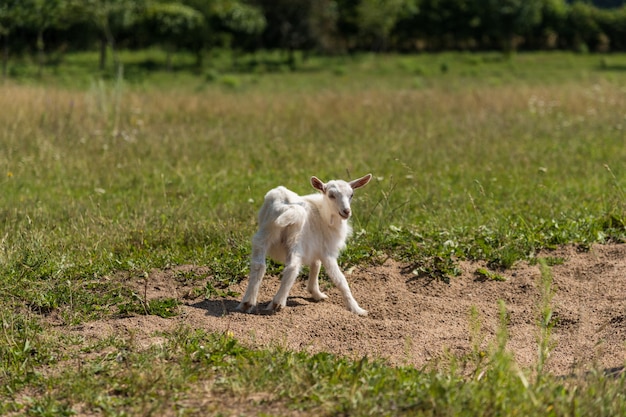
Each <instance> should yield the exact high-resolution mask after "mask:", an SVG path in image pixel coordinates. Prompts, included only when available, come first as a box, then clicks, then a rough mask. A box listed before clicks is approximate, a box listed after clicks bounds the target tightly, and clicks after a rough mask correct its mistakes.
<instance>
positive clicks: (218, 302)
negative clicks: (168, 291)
mask: <svg viewBox="0 0 626 417" xmlns="http://www.w3.org/2000/svg"><path fill="white" fill-rule="evenodd" d="M297 299H302V300H307V301H311V300H313V299H307V298H305V297H289V298H288V299H287V307H286V308H293V307H302V306H304V305H306V304H305V303H302V302H300V301H297ZM268 304H269V301H268V302H262V303H259V304H258V306H257V309H256V313H254V315H257V316H272V315H274V314H275V313H276V312H274V311H268V310H266V309H265V307H266V306H267V305H268ZM238 305H239V301H237V300H228V299H206V300H202V301H198V302H197V303H193V304H189V306H190V307H193V308H198V309H200V310H204V311H206V315H207V316H212V317H225V316H227V315H229V314H248V313H243V312H241V311H239V310H237V306H238Z"/></svg>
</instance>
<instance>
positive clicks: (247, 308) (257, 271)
mask: <svg viewBox="0 0 626 417" xmlns="http://www.w3.org/2000/svg"><path fill="white" fill-rule="evenodd" d="M265 253H266V247H265V244H264V243H263V242H259V241H257V239H253V240H252V257H251V260H250V278H249V280H248V288H246V293H245V294H244V296H243V299H242V300H241V303H239V305H238V306H237V310H239V311H243V312H244V313H252V312H254V310H255V309H256V304H257V297H258V295H259V289H260V288H261V282H262V281H263V276H264V275H265Z"/></svg>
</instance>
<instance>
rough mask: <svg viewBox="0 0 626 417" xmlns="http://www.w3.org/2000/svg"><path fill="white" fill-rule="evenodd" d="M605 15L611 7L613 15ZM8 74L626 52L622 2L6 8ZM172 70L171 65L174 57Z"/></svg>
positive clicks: (2, 2)
mask: <svg viewBox="0 0 626 417" xmlns="http://www.w3.org/2000/svg"><path fill="white" fill-rule="evenodd" d="M607 7H608V8H607ZM0 42H1V44H0V45H1V46H0V47H1V49H2V68H3V69H2V71H3V74H5V75H6V71H7V62H8V60H9V58H10V57H11V56H20V55H25V54H30V55H32V56H34V57H36V59H37V62H38V63H39V65H40V68H41V66H43V65H44V63H45V62H46V60H47V59H50V58H49V56H50V52H54V54H56V55H57V56H59V55H62V54H63V53H64V52H65V51H77V50H94V49H98V50H99V51H100V54H99V56H100V59H99V65H100V68H101V69H104V68H105V66H106V65H107V62H113V63H115V64H117V63H118V62H119V59H118V56H117V51H118V50H119V49H120V48H130V49H133V48H137V49H140V48H147V47H151V46H154V45H159V46H161V47H162V48H163V49H164V50H165V51H167V52H168V57H169V56H170V54H171V53H173V52H175V51H183V50H184V51H187V52H191V53H193V54H194V56H195V57H196V65H198V66H199V67H201V66H202V65H203V56H204V55H205V52H206V51H208V50H210V49H211V48H216V47H220V48H230V49H232V50H233V51H246V52H248V51H255V50H260V49H279V50H282V51H284V52H285V57H286V60H287V61H288V63H289V64H290V65H292V66H293V65H295V58H294V53H295V51H304V52H305V53H323V54H346V53H352V52H355V51H365V50H366V51H377V52H390V51H395V52H419V51H441V50H496V49H497V50H502V51H504V52H513V51H516V50H520V49H523V50H545V49H570V50H577V51H625V50H626V5H624V1H616V0H612V1H609V0H604V1H601V0H598V1H597V2H596V3H595V4H594V3H593V2H584V1H574V2H570V1H565V0H178V1H171V0H0ZM168 62H169V58H168Z"/></svg>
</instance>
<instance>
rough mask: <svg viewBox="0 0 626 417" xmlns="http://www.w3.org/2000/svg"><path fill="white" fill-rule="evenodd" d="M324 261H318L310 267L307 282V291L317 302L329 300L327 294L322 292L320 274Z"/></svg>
mask: <svg viewBox="0 0 626 417" xmlns="http://www.w3.org/2000/svg"><path fill="white" fill-rule="evenodd" d="M321 266H322V261H320V260H317V261H315V262H313V263H312V264H311V265H309V268H310V270H309V280H308V281H307V285H306V289H307V290H308V291H309V292H310V293H311V295H312V296H313V299H314V300H315V301H322V300H325V299H327V298H328V296H327V295H326V294H324V293H323V292H321V291H320V285H319V274H320V268H321Z"/></svg>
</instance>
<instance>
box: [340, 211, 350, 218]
mask: <svg viewBox="0 0 626 417" xmlns="http://www.w3.org/2000/svg"><path fill="white" fill-rule="evenodd" d="M339 217H341V218H342V219H344V220H348V219H349V218H350V214H343V213H341V212H340V213H339Z"/></svg>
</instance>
